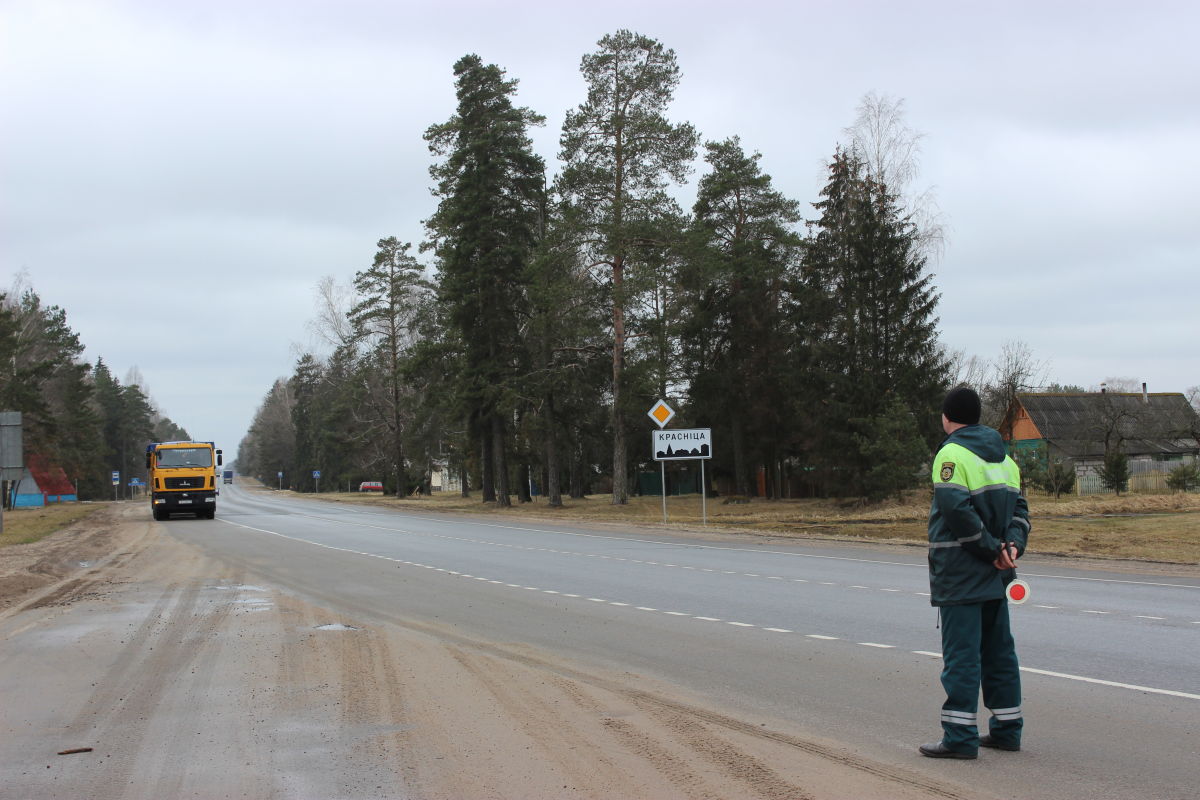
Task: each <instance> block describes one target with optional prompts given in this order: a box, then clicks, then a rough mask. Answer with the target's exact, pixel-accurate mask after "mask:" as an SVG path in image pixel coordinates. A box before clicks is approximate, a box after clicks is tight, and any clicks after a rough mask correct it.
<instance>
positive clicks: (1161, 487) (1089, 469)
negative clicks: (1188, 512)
mask: <svg viewBox="0 0 1200 800" xmlns="http://www.w3.org/2000/svg"><path fill="white" fill-rule="evenodd" d="M1195 463H1196V459H1194V458H1184V459H1183V460H1182V461H1150V460H1148V459H1137V460H1131V461H1130V462H1129V487H1128V489H1127V491H1130V492H1146V493H1155V492H1169V491H1171V489H1170V487H1169V486H1167V478H1169V477H1170V475H1171V470H1173V469H1175V468H1176V467H1178V466H1180V465H1182V464H1195ZM1075 492H1076V493H1077V494H1079V495H1085V494H1112V493H1113V490H1112V489H1109V488H1107V487H1105V485H1104V482H1103V481H1102V480H1101V479H1100V473H1099V468H1098V466H1094V465H1090V464H1088V465H1080V467H1079V468H1078V469H1077V470H1076V473H1075Z"/></svg>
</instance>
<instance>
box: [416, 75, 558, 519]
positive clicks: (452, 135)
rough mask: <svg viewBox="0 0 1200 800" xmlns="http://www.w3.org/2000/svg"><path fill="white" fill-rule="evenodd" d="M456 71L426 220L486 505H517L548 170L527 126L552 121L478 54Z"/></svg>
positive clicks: (433, 133) (433, 142)
mask: <svg viewBox="0 0 1200 800" xmlns="http://www.w3.org/2000/svg"><path fill="white" fill-rule="evenodd" d="M454 75H455V78H456V82H455V87H456V94H457V98H458V108H457V112H456V114H455V115H454V116H453V117H451V118H450V120H449V121H447V122H445V123H443V124H441V125H434V126H432V127H430V128H429V130H428V131H426V133H425V139H426V141H428V142H429V149H430V151H431V152H433V153H434V154H435V155H437V156H441V157H442V158H443V160H442V161H441V162H440V163H438V164H435V165H434V166H433V167H431V168H430V174H431V175H432V176H433V178H434V179H435V180H436V181H437V185H436V187H435V189H434V194H435V195H437V196H438V197H439V198H441V201H440V203H439V205H438V209H437V212H436V213H435V214H434V215H433V216H432V217H431V218H430V219H429V220H427V221H426V223H425V224H426V227H427V229H428V231H429V234H430V238H431V242H430V245H429V246H431V247H432V248H433V249H434V251H435V252H436V254H437V256H438V266H439V287H438V291H439V298H440V300H441V302H442V303H443V304H444V305H445V307H446V308H447V310H448V318H449V323H450V325H451V326H452V327H453V328H454V329H455V332H456V333H457V337H456V338H457V339H458V340H460V341H461V343H462V345H463V347H464V351H465V352H464V356H465V358H464V359H463V366H464V371H463V375H462V385H461V386H460V392H461V393H462V395H463V397H464V399H465V405H466V406H467V409H468V410H467V414H468V415H469V417H470V419H471V420H473V423H474V426H473V427H474V430H475V433H476V436H477V437H478V438H479V441H480V444H481V450H482V451H483V462H484V494H483V499H484V501H485V502H486V501H490V500H493V499H495V500H496V501H498V502H499V503H500V504H501V505H508V504H509V498H508V494H509V489H508V475H507V472H508V469H507V464H508V458H507V449H508V447H509V443H508V435H509V433H510V432H509V430H508V421H509V420H511V414H510V413H508V412H509V411H511V410H512V405H511V404H512V397H511V392H512V383H513V380H514V378H515V376H517V375H519V374H521V373H522V372H523V371H524V366H525V365H524V363H523V361H524V358H525V352H524V351H525V348H524V347H523V342H522V338H521V334H520V326H521V325H522V323H523V320H524V318H525V317H527V315H528V312H527V300H526V297H525V291H524V279H525V274H524V273H525V269H526V266H527V264H528V261H529V259H530V254H531V252H532V250H533V248H534V246H535V245H536V242H537V237H538V232H539V229H540V223H541V215H542V211H543V201H544V195H545V164H544V163H543V161H542V159H541V158H540V157H539V156H537V155H536V154H534V152H533V145H532V142H531V140H530V138H529V134H528V128H529V126H531V125H540V124H542V122H543V118H542V117H540V116H539V115H537V114H534V113H533V112H532V111H530V110H529V109H527V108H519V107H517V106H514V105H513V102H512V97H513V95H515V94H516V88H517V81H515V80H509V79H506V78H505V77H504V76H505V73H504V70H502V69H501V68H500V67H498V66H496V65H495V64H486V65H485V64H484V63H483V61H482V60H481V59H480V58H479V56H477V55H468V56H464V57H463V58H461V59H459V61H458V62H457V63H456V64H455V65H454Z"/></svg>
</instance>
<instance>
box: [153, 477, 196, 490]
mask: <svg viewBox="0 0 1200 800" xmlns="http://www.w3.org/2000/svg"><path fill="white" fill-rule="evenodd" d="M163 483H164V484H166V488H168V489H203V488H204V478H202V477H192V478H166V479H165V480H164V481H163Z"/></svg>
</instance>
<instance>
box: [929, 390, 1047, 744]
mask: <svg viewBox="0 0 1200 800" xmlns="http://www.w3.org/2000/svg"><path fill="white" fill-rule="evenodd" d="M979 415H980V401H979V395H978V394H976V393H975V392H974V391H973V390H971V389H969V388H967V387H965V386H960V387H957V388H955V389H952V390H951V391H950V393H949V394H947V395H946V400H945V402H944V403H943V404H942V429H943V430H945V432H946V434H947V437H946V440H945V441H944V442H942V446H941V448H940V449H939V450H938V453H937V456H935V457H934V460H933V507H932V508H931V509H930V511H929V591H930V603H931V604H932V605H934V606H936V607H937V608H938V614H939V618H940V622H941V629H942V660H943V667H942V686H943V687H945V689H946V702H945V703H944V704H943V705H942V739H941V741H939V742H934V743H932V744H923V745H921V747H920V748H919V749H920V752H921V755H924V756H929V757H930V758H975V757H976V755H977V753H978V750H979V746H980V745H982V746H984V747H992V748H996V749H1000V750H1020V749H1021V729H1022V726H1023V723H1024V720H1023V718H1022V716H1021V675H1020V672H1019V668H1018V665H1017V653H1016V646H1015V643H1014V642H1013V637H1012V631H1011V629H1010V627H1009V620H1008V602H1007V600H1006V598H1005V587H1006V585H1007V584H1008V583H1009V582H1010V581H1011V580H1012V579H1013V577H1014V575H1015V571H1014V570H1015V567H1016V560H1017V558H1019V557H1020V556H1021V555H1022V554H1023V553H1024V552H1025V544H1026V542H1027V541H1028V539H1029V507H1028V506H1027V505H1026V503H1025V498H1024V497H1022V496H1021V475H1020V471H1019V470H1018V469H1017V465H1016V464H1015V463H1014V462H1013V460H1012V459H1011V458H1009V457H1008V454H1007V452H1006V450H1005V447H1004V441H1003V440H1002V439H1001V438H1000V434H999V433H997V432H996V431H994V430H992V429H991V428H989V427H987V426H984V425H980V424H979ZM981 685H982V686H983V702H984V705H985V706H987V707H988V708H989V709H990V710H991V712H992V716H991V719H990V720H989V730H988V733H987V734H985V735H984V736H980V735H979V729H978V728H977V727H976V714H977V712H978V710H979V688H980V686H981Z"/></svg>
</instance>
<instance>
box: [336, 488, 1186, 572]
mask: <svg viewBox="0 0 1200 800" xmlns="http://www.w3.org/2000/svg"><path fill="white" fill-rule="evenodd" d="M322 499H330V500H340V501H343V502H353V503H369V504H379V505H385V506H388V507H391V508H403V509H405V510H408V511H417V512H433V513H437V512H456V511H458V512H472V513H492V514H496V515H505V516H511V517H518V516H520V517H533V518H542V519H553V520H556V521H560V522H587V523H631V524H643V525H645V524H649V525H661V524H662V522H663V508H662V498H661V497H632V498H630V500H629V504H628V505H626V506H614V505H612V503H611V502H610V498H609V496H608V495H596V496H592V497H589V498H587V499H585V500H571V499H567V498H564V506H563V507H562V508H551V507H549V506H548V505H547V504H546V503H545V501H544V500H539V501H537V502H534V503H525V504H523V505H519V504H518V505H514V506H513V507H511V508H509V509H503V508H499V507H497V506H495V505H494V504H484V503H481V502H480V500H479V496H478V493H476V495H475V497H472V498H466V499H464V498H462V497H459V496H458V495H457V494H453V495H435V496H433V497H412V498H404V499H397V498H395V497H379V496H378V495H375V496H362V495H356V494H346V493H337V494H332V493H331V494H327V495H323V497H322ZM726 499H727V498H709V500H708V503H707V512H708V514H707V516H708V525H709V527H710V528H713V529H722V530H732V531H738V532H745V533H749V534H758V535H770V536H791V537H797V538H812V539H837V540H853V541H879V542H911V543H922V542H924V541H925V536H926V528H925V525H926V520H927V518H928V515H929V501H930V494H929V492H928V491H925V492H913V493H911V494H910V495H909V496H907V497H906V498H905V500H904V501H903V502H898V501H895V500H892V501H888V502H885V503H880V504H875V505H864V504H862V503H857V502H840V501H833V500H814V499H805V500H757V499H756V500H753V501H751V502H748V503H727V502H725V501H726ZM1029 503H1030V510H1031V513H1032V516H1033V526H1034V536H1033V539H1032V542H1031V543H1030V548H1029V550H1030V552H1031V553H1041V554H1057V555H1066V556H1083V557H1089V558H1116V559H1137V560H1144V561H1161V562H1168V563H1176V564H1200V495H1197V494H1169V495H1124V496H1121V497H1110V496H1099V497H1089V498H1078V497H1070V498H1063V499H1061V500H1055V499H1054V497H1052V496H1047V495H1040V494H1036V495H1033V496H1031V497H1030V498H1029ZM667 518H668V524H670V525H671V526H673V527H693V526H697V525H699V524H700V523H701V521H702V517H701V501H700V497H699V495H689V496H684V497H668V498H667Z"/></svg>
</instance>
